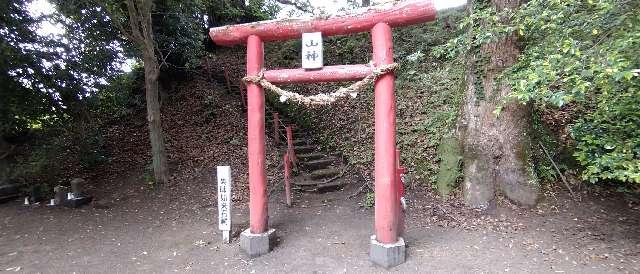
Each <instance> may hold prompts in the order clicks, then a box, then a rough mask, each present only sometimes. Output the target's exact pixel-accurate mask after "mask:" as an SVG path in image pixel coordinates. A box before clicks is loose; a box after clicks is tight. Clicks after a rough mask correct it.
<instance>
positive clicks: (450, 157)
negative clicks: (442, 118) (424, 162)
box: [436, 136, 462, 196]
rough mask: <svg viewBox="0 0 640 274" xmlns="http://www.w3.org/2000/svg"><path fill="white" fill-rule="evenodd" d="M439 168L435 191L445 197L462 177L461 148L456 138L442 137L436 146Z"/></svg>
mask: <svg viewBox="0 0 640 274" xmlns="http://www.w3.org/2000/svg"><path fill="white" fill-rule="evenodd" d="M438 156H440V166H439V168H438V177H437V179H436V189H437V190H438V193H439V194H440V195H441V196H447V195H449V193H451V191H452V190H453V189H454V187H455V184H456V182H457V180H458V178H459V177H460V175H462V172H461V170H460V166H461V164H462V147H461V146H460V142H459V140H458V139H457V138H455V137H452V136H444V137H443V138H442V141H441V142H440V145H439V146H438Z"/></svg>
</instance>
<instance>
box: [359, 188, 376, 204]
mask: <svg viewBox="0 0 640 274" xmlns="http://www.w3.org/2000/svg"><path fill="white" fill-rule="evenodd" d="M375 205H376V194H375V192H367V194H365V195H364V198H362V206H364V208H373V207H374V206H375Z"/></svg>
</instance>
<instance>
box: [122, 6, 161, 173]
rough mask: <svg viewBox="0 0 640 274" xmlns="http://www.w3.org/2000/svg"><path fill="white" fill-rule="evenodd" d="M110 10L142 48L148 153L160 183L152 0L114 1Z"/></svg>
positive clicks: (159, 139)
mask: <svg viewBox="0 0 640 274" xmlns="http://www.w3.org/2000/svg"><path fill="white" fill-rule="evenodd" d="M109 10H110V11H111V14H112V17H111V18H112V20H113V22H114V24H115V25H116V26H117V27H118V28H119V29H120V32H121V33H122V34H123V35H124V36H125V37H126V38H127V39H128V40H129V41H130V42H132V43H133V44H134V45H135V46H136V47H137V48H138V49H139V50H140V51H141V52H142V56H143V58H142V59H143V62H144V76H145V77H144V84H145V98H146V103H147V121H148V123H149V124H148V126H149V139H150V141H151V154H152V158H153V177H154V180H155V182H156V183H160V184H162V183H165V182H166V181H167V176H168V167H167V152H166V146H165V142H164V135H163V132H162V122H161V115H160V99H159V88H158V87H159V84H158V77H159V76H160V64H159V62H158V57H157V56H156V49H157V44H156V41H155V39H154V33H153V21H152V18H151V11H152V10H153V1H152V0H126V1H125V3H124V5H123V4H119V5H118V4H116V5H112V6H109ZM122 15H126V16H122ZM121 20H122V21H121ZM123 22H124V23H123ZM125 24H126V25H125Z"/></svg>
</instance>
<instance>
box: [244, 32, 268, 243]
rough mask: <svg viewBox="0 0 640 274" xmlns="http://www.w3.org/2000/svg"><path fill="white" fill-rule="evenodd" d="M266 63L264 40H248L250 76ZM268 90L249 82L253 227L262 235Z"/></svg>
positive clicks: (265, 211) (264, 225)
mask: <svg viewBox="0 0 640 274" xmlns="http://www.w3.org/2000/svg"><path fill="white" fill-rule="evenodd" d="M263 64H264V44H263V42H262V39H260V37H258V36H256V35H251V36H249V38H248V39H247V76H257V75H258V74H259V73H260V71H262V67H263ZM264 102H265V99H264V89H263V88H262V86H260V85H256V84H254V83H247V120H248V123H247V124H248V129H247V134H248V136H247V141H248V157H249V228H250V230H251V233H254V234H260V233H264V232H266V231H267V228H268V220H269V216H268V209H267V180H266V176H265V165H264V163H265V137H264V127H265V121H264V118H265V117H264Z"/></svg>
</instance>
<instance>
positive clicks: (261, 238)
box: [240, 228, 276, 258]
mask: <svg viewBox="0 0 640 274" xmlns="http://www.w3.org/2000/svg"><path fill="white" fill-rule="evenodd" d="M275 243H276V230H275V229H269V230H268V231H267V232H265V233H260V234H253V233H251V230H250V229H249V228H247V229H246V230H245V231H243V232H242V233H241V234H240V248H241V249H242V251H244V252H245V253H246V254H247V255H249V257H251V258H255V257H259V256H262V255H264V254H267V253H269V251H271V250H272V249H273V247H274V246H275Z"/></svg>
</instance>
